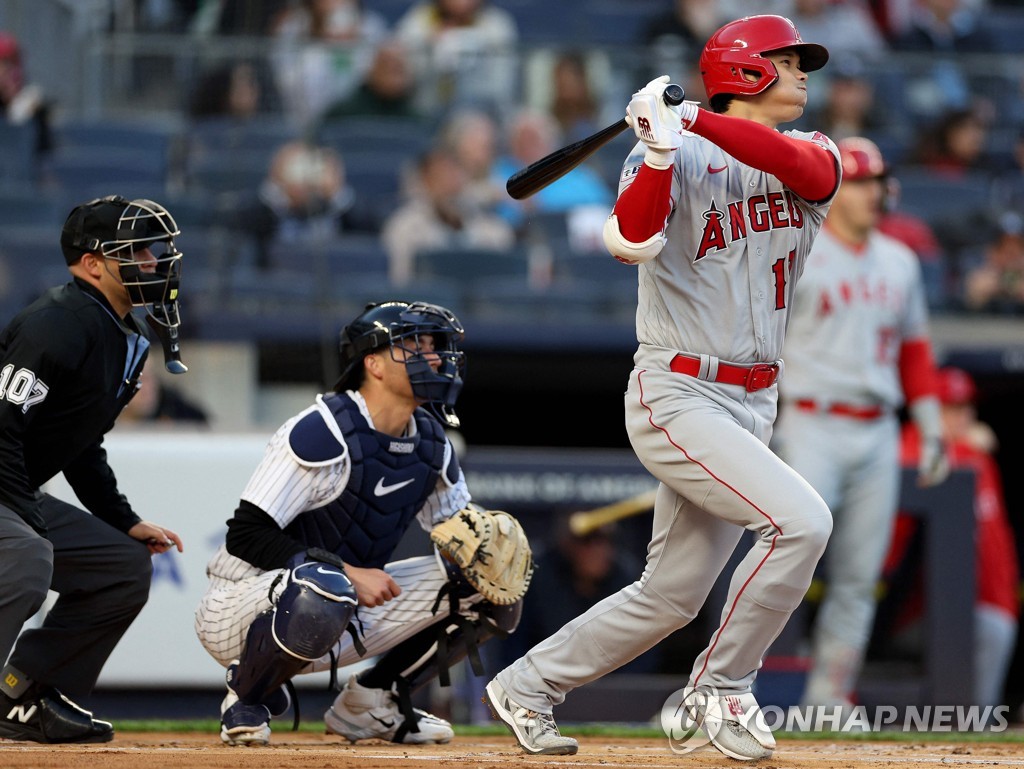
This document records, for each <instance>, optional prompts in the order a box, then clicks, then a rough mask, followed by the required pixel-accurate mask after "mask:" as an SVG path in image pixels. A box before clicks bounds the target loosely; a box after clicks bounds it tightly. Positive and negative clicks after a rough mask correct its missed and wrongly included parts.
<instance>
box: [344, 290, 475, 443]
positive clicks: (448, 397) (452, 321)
mask: <svg viewBox="0 0 1024 769" xmlns="http://www.w3.org/2000/svg"><path fill="white" fill-rule="evenodd" d="M421 335H429V336H431V337H432V338H433V349H432V350H429V349H428V350H423V347H422V345H421V342H420V339H419V337H420V336H421ZM462 337H463V328H462V324H461V323H460V322H459V319H458V318H456V317H455V315H454V314H453V313H452V312H451V311H450V310H447V309H445V308H444V307H441V306H439V305H436V304H429V303H427V302H399V301H392V302H383V303H381V304H370V305H367V307H366V309H365V310H364V311H363V313H362V314H361V315H360V316H359V317H357V318H356V319H355V320H353V321H352V322H351V323H349V324H348V325H347V326H345V328H343V329H342V331H341V343H340V350H341V376H340V377H339V378H338V381H337V383H336V384H335V385H334V389H335V391H337V392H341V391H342V390H355V389H358V388H359V386H360V385H361V384H362V379H363V358H364V357H366V356H367V355H368V354H370V353H372V352H376V351H378V350H382V349H384V348H389V349H390V350H391V359H392V360H396V361H401V362H404V363H405V370H406V373H407V374H408V375H409V383H410V384H411V385H412V392H413V395H414V396H416V398H417V399H418V400H419V401H421V402H422V403H423V404H424V405H425V406H427V408H428V409H429V410H430V411H431V412H432V413H433V414H434V415H435V416H436V417H437V418H438V419H440V420H441V421H442V422H443V423H444V424H446V425H448V426H450V427H458V426H459V419H458V417H457V416H455V412H454V411H453V408H454V406H455V401H456V399H457V398H458V397H459V392H460V391H461V390H462V373H463V370H464V369H465V361H466V354H465V353H464V352H462V350H460V349H459V342H460V341H461V340H462ZM396 348H401V349H402V350H403V355H404V356H405V357H404V358H403V357H402V356H401V355H396V354H395V350H396ZM438 359H439V360H440V363H441V365H440V366H439V367H438V368H437V369H436V370H435V369H434V367H433V366H431V360H435V361H436V360H438Z"/></svg>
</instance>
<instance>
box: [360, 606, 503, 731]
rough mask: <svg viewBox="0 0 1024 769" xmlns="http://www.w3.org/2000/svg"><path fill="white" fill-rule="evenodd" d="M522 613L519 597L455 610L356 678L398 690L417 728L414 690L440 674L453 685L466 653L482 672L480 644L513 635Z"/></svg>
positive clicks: (408, 721) (408, 723) (409, 722)
mask: <svg viewBox="0 0 1024 769" xmlns="http://www.w3.org/2000/svg"><path fill="white" fill-rule="evenodd" d="M453 600H454V599H453ZM455 603H456V604H457V600H455ZM522 612H523V602H522V600H519V601H516V602H515V603H513V604H508V605H505V606H495V605H494V604H491V603H487V602H481V603H478V604H476V605H474V606H473V610H472V612H470V613H469V615H470V616H467V615H464V614H457V613H453V614H452V615H450V616H448V617H446V618H445V619H443V620H441V621H440V622H438V623H436V624H434V625H431V626H430V627H428V628H424V629H423V630H421V631H420V632H419V633H417V634H416V635H414V636H411V637H409V638H407V639H405V640H404V641H402V642H401V643H400V644H398V645H397V646H394V647H392V648H391V649H389V650H388V651H387V652H385V653H384V654H383V655H382V656H381V658H380V659H379V660H377V664H375V665H374V666H373V667H372V668H370V669H369V670H367V671H366V672H364V673H361V674H360V675H359V677H358V679H357V680H358V681H359V683H360V684H361V685H363V686H366V687H369V688H374V689H388V690H392V691H394V692H395V694H396V699H397V700H398V710H399V712H400V713H401V714H402V715H403V716H404V717H405V725H404V727H403V728H405V729H406V730H407V731H411V732H417V731H418V730H419V727H418V726H417V721H418V716H417V714H416V712H415V708H413V705H412V694H413V692H416V691H417V690H419V689H420V688H422V687H423V686H424V685H426V684H427V683H429V682H430V681H432V680H433V679H434V678H440V682H441V685H442V686H448V685H449V684H450V683H451V679H450V678H449V675H448V671H449V669H450V668H451V667H452V665H455V664H456V663H457V662H461V661H462V660H463V659H465V658H466V656H469V658H470V664H471V666H472V668H473V672H474V673H475V674H476V675H478V676H480V675H483V674H484V669H483V663H482V662H481V661H480V653H479V650H478V647H479V645H480V644H482V643H484V642H485V641H487V640H489V639H491V638H505V637H506V636H508V634H509V633H511V632H512V631H513V630H515V629H516V626H517V625H518V624H519V617H520V615H521V614H522Z"/></svg>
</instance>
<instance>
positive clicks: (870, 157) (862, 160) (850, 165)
mask: <svg viewBox="0 0 1024 769" xmlns="http://www.w3.org/2000/svg"><path fill="white" fill-rule="evenodd" d="M837 146H838V147H839V157H840V158H841V159H842V161H843V180H844V181H850V182H852V181H856V180H858V179H881V178H882V177H884V176H887V175H888V173H889V167H888V166H887V165H886V164H885V158H883V157H882V151H881V150H880V149H878V145H877V144H875V143H874V142H873V141H871V140H870V139H865V138H864V137H863V136H850V137H848V138H846V139H840V140H839V141H838V142H837Z"/></svg>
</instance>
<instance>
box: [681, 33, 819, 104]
mask: <svg viewBox="0 0 1024 769" xmlns="http://www.w3.org/2000/svg"><path fill="white" fill-rule="evenodd" d="M787 49H792V50H794V51H796V52H797V53H798V54H799V55H800V69H801V70H802V71H803V72H813V71H814V70H816V69H821V68H822V67H824V66H825V63H826V62H827V61H828V51H827V50H826V49H825V47H824V46H821V45H818V44H816V43H805V42H804V41H803V40H802V39H801V38H800V33H799V32H797V29H796V26H795V25H794V24H793V22H791V21H790V20H789V19H787V18H785V17H784V16H767V15H766V16H747V17H745V18H742V19H738V20H736V21H731V22H729V23H728V24H726V25H725V26H724V27H722V28H721V29H719V30H718V31H717V32H715V34H713V35H712V36H711V39H710V40H708V42H707V44H706V45H705V46H704V51H703V52H702V53H701V55H700V75H701V77H702V78H703V79H704V90H705V92H707V95H708V99H710V98H711V97H713V96H715V95H716V94H720V93H724V94H734V95H745V96H753V95H754V94H759V93H761V92H762V91H764V90H766V89H767V88H768V87H769V86H771V85H772V84H773V83H774V82H775V81H776V80H778V79H779V73H778V71H777V70H776V69H775V65H774V64H773V63H772V62H771V61H770V60H769V59H765V58H762V56H761V54H764V53H771V52H772V51H782V50H787ZM744 71H747V72H753V73H756V74H757V75H758V76H759V77H758V78H757V80H753V81H751V80H747V79H746V78H745V77H744V76H743V73H744Z"/></svg>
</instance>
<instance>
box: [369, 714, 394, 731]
mask: <svg viewBox="0 0 1024 769" xmlns="http://www.w3.org/2000/svg"><path fill="white" fill-rule="evenodd" d="M370 718H372V719H373V720H374V721H376V722H378V723H379V724H380V725H381V726H383V727H385V728H386V729H390V728H391V727H392V726H394V725H395V721H394V719H391V720H390V721H385V720H384V719H383V718H377V716H375V715H373V713H371V714H370Z"/></svg>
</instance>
